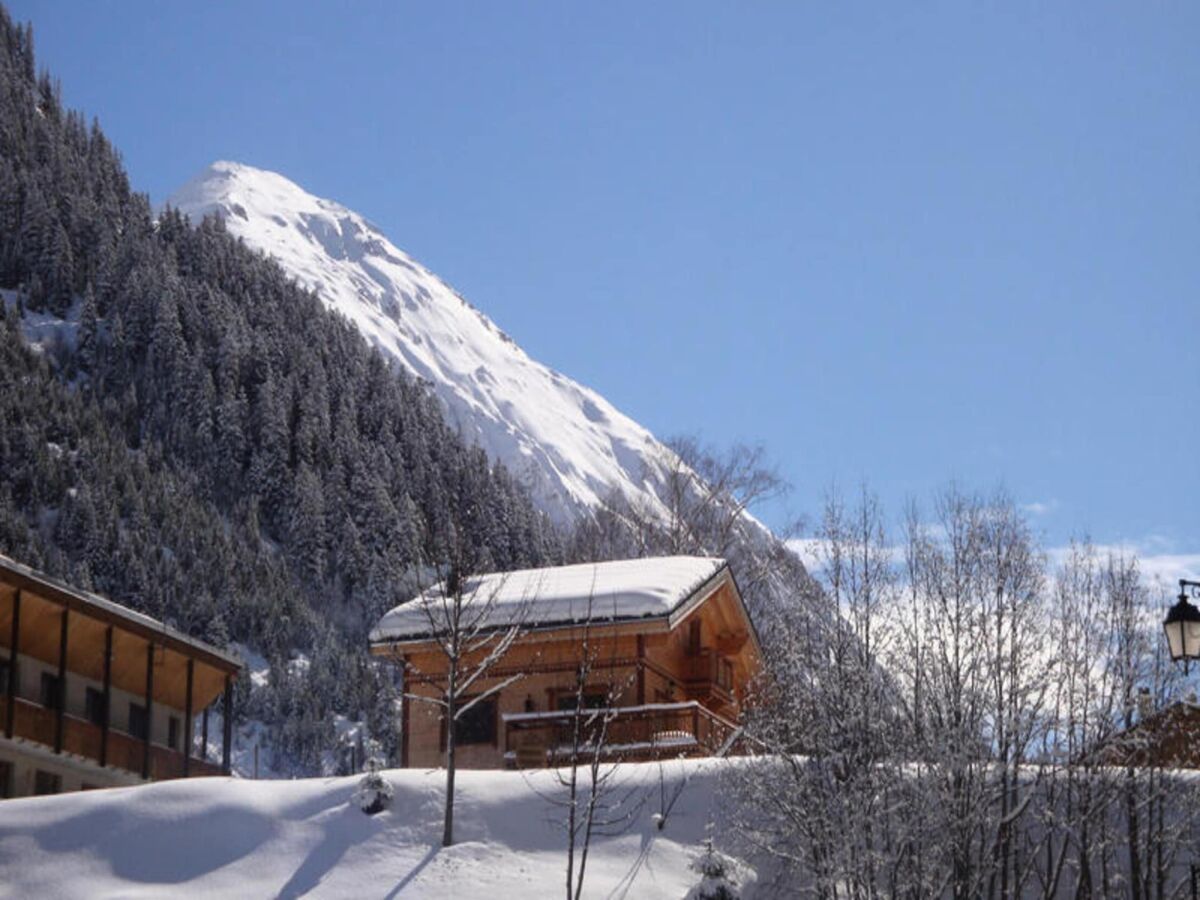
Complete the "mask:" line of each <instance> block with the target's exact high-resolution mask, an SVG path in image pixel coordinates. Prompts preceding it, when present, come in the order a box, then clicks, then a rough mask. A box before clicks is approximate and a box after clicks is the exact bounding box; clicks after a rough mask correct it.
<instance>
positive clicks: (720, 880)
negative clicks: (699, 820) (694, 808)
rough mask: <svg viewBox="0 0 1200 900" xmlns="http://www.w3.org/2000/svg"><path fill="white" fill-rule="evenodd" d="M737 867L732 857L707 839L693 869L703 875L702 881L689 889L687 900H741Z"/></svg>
mask: <svg viewBox="0 0 1200 900" xmlns="http://www.w3.org/2000/svg"><path fill="white" fill-rule="evenodd" d="M736 869H737V864H736V863H735V862H734V861H733V860H732V859H730V858H729V857H728V856H726V855H725V854H724V853H721V852H720V851H719V850H716V849H714V848H713V845H712V841H711V840H706V841H705V842H704V852H703V853H701V854H700V855H699V856H697V857H696V859H695V860H693V861H692V870H693V871H695V872H699V873H700V875H701V878H700V883H699V884H698V885H696V886H695V887H694V888H692V889H691V890H690V891H688V895H687V898H686V900H740V898H741V896H742V894H741V891H740V890H739V889H738V884H737V874H736Z"/></svg>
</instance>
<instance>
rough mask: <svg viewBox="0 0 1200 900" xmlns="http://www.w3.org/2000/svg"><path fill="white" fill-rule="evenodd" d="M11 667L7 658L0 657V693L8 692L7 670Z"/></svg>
mask: <svg viewBox="0 0 1200 900" xmlns="http://www.w3.org/2000/svg"><path fill="white" fill-rule="evenodd" d="M10 668H12V667H11V665H10V664H9V661H8V660H7V659H0V694H7V693H8V678H9V675H8V672H9V669H10Z"/></svg>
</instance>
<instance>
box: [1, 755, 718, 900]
mask: <svg viewBox="0 0 1200 900" xmlns="http://www.w3.org/2000/svg"><path fill="white" fill-rule="evenodd" d="M718 765H719V764H716V763H714V762H712V761H707V760H691V761H673V762H670V763H666V764H664V765H663V766H662V767H661V768H660V766H659V765H658V764H657V763H639V764H626V765H624V766H622V767H621V771H620V772H619V779H620V782H621V786H622V790H623V792H629V797H630V801H629V802H630V807H629V809H630V810H631V812H632V818H631V825H630V827H629V828H628V830H627V831H626V832H625V833H624V834H620V835H613V836H607V837H598V838H594V839H593V844H592V847H591V853H590V856H589V859H588V877H587V882H586V885H587V886H586V888H585V891H584V894H585V896H588V897H613V898H620V897H628V898H673V900H681V898H683V897H685V896H686V895H687V894H688V892H689V890H690V889H691V888H692V887H694V886H695V885H696V884H697V883H698V881H699V877H700V876H699V875H697V873H696V872H695V871H693V870H692V868H691V863H692V861H693V860H694V859H695V858H696V856H697V855H698V852H699V850H700V847H701V842H702V841H703V840H704V838H705V837H706V835H707V834H709V833H710V832H714V831H715V833H716V834H719V833H720V829H721V827H722V822H721V818H720V816H719V815H718V812H719V810H718V807H719V806H720V804H719V802H718V801H717V799H716V784H717V774H716V773H717V766H718ZM386 777H387V779H388V781H389V782H390V783H391V784H392V785H393V787H394V789H395V799H394V801H393V803H392V806H391V808H390V809H389V810H387V811H385V812H383V813H380V814H379V815H376V816H374V817H369V816H367V815H365V814H363V813H362V812H361V811H360V810H359V808H358V807H357V806H356V805H355V804H354V803H353V802H351V795H352V793H353V791H354V788H355V786H356V785H357V783H358V778H325V779H315V778H314V779H306V780H298V781H249V780H242V779H230V778H209V779H193V780H191V781H189V782H181V781H176V782H163V783H159V784H153V785H147V786H144V787H134V788H120V789H112V790H102V791H91V792H88V793H81V794H67V795H61V796H57V797H37V798H29V799H24V800H9V801H5V802H3V803H0V896H4V897H40V898H54V897H201V896H203V897H213V896H220V897H300V896H311V897H355V898H370V897H388V898H391V897H434V898H436V897H454V898H463V900H472V898H481V900H501V898H509V897H533V898H539V900H542V898H550V897H559V896H562V895H563V893H564V890H565V866H566V849H565V848H566V840H565V834H564V831H563V828H562V824H561V820H562V815H563V810H562V809H561V808H559V807H558V806H556V804H555V803H554V802H553V801H554V798H555V797H561V796H562V789H561V788H560V787H559V786H558V783H557V781H556V779H555V777H554V773H553V772H551V771H549V770H539V771H537V772H527V773H521V772H459V773H458V784H459V790H458V805H457V808H456V817H455V818H456V823H457V827H456V837H457V839H458V843H457V844H456V845H455V846H453V847H451V848H449V849H442V848H441V847H440V836H441V815H442V787H443V779H444V775H443V773H442V772H437V771H435V772H428V771H416V770H396V771H389V772H387V773H386ZM664 777H665V785H664V783H663V778H664ZM684 778H686V779H687V783H686V787H685V789H684V790H683V791H682V793H680V795H679V800H678V802H677V803H676V804H675V806H674V808H673V809H672V811H671V813H670V814H669V816H668V817H667V820H666V824H665V827H664V828H663V829H662V830H661V831H660V830H659V829H658V828H657V826H656V824H655V815H656V814H657V813H659V812H660V811H661V809H662V806H663V802H662V797H663V796H664V793H665V795H666V796H667V799H668V800H669V798H670V794H671V793H672V792H673V787H674V786H675V785H676V784H679V783H680V781H681V780H682V779H684ZM663 787H665V788H666V791H665V792H664V791H663V790H662V788H663ZM714 819H715V823H714Z"/></svg>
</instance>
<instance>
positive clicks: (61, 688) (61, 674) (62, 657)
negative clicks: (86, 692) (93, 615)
mask: <svg viewBox="0 0 1200 900" xmlns="http://www.w3.org/2000/svg"><path fill="white" fill-rule="evenodd" d="M70 615H71V610H70V609H68V608H67V607H65V606H64V607H63V611H62V624H61V625H60V626H59V631H58V683H57V685H56V688H55V692H56V693H57V694H58V696H57V697H56V698H55V700H57V702H58V708H57V709H56V710H55V712H54V752H55V753H62V746H63V723H64V722H65V721H66V719H65V716H66V714H67V623H68V620H69V618H70Z"/></svg>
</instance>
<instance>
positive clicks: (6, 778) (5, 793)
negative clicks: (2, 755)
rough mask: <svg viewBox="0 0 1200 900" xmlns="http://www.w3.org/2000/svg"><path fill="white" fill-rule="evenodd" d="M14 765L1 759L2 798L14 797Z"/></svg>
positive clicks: (0, 789)
mask: <svg viewBox="0 0 1200 900" xmlns="http://www.w3.org/2000/svg"><path fill="white" fill-rule="evenodd" d="M12 779H13V764H12V763H10V762H5V761H4V760H2V759H0V797H4V798H7V797H11V796H12Z"/></svg>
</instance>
